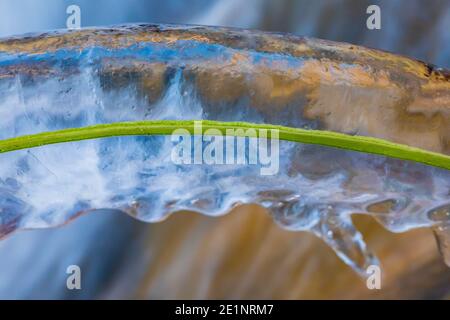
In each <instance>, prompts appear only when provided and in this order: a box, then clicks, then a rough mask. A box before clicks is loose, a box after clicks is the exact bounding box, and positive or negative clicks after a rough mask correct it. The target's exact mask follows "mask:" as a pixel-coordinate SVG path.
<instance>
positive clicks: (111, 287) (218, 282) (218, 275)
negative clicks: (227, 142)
mask: <svg viewBox="0 0 450 320" xmlns="http://www.w3.org/2000/svg"><path fill="white" fill-rule="evenodd" d="M71 4H76V5H79V6H80V7H81V23H82V26H100V25H110V24H120V23H132V22H155V23H179V24H184V23H190V24H206V25H221V26H233V27H243V28H256V29H261V30H268V31H280V32H292V33H295V34H298V35H305V36H312V37H318V38H324V39H330V40H336V41H347V42H351V43H354V44H358V45H364V46H369V47H374V48H378V49H384V50H389V51H392V52H395V53H400V54H406V55H408V56H411V57H414V58H417V59H420V60H424V61H427V62H430V63H433V64H436V65H438V66H441V67H447V68H448V67H450V33H449V32H448V30H450V1H448V0H431V1H423V0H410V1H408V0H385V1H366V0H315V1H309V0H278V1H269V0H248V1H241V0H213V1H210V0H192V1H181V0H165V1H148V0H94V1H93V0H89V1H88V0H79V1H75V0H72V1H69V0H45V1H34V0H2V1H1V2H0V36H2V37H5V36H10V35H15V34H21V33H26V32H36V31H46V30H51V29H61V28H64V27H65V24H66V19H67V14H66V8H67V6H69V5H71ZM370 4H378V5H379V6H380V7H381V14H382V28H381V30H368V29H367V28H366V19H367V16H368V15H367V14H366V8H367V7H368V6H369V5H370ZM0 165H1V164H0ZM238 211H241V212H239V213H237V212H235V213H233V214H231V215H230V216H227V217H222V218H219V219H211V218H207V217H200V216H198V215H194V214H188V213H186V214H183V215H182V216H180V217H177V216H174V217H172V218H170V219H169V220H168V221H166V222H164V223H161V224H157V225H146V224H143V223H140V222H137V221H134V220H133V219H131V218H130V217H127V216H125V215H123V214H119V213H117V212H106V211H105V212H102V213H97V214H92V215H88V216H84V217H82V218H80V219H78V220H76V221H75V222H73V223H71V224H69V225H67V226H64V227H61V228H59V229H54V230H35V231H26V232H21V233H17V234H14V235H13V236H11V237H9V238H8V239H6V240H3V241H1V242H0V298H3V299H12V298H110V297H114V298H122V297H125V298H126V297H130V298H360V297H372V296H373V293H370V292H367V290H364V286H363V283H361V281H360V280H359V279H358V278H357V277H356V275H354V274H353V273H352V271H351V270H347V269H346V268H347V267H346V266H344V265H343V264H342V263H341V262H340V261H339V260H338V259H336V258H335V257H334V255H333V253H332V252H331V251H330V250H329V249H328V248H326V247H325V246H324V245H322V244H321V243H320V241H319V240H317V239H315V238H313V237H312V236H310V235H305V234H293V233H289V232H286V231H284V230H280V229H279V228H278V227H277V226H275V225H273V224H272V222H271V221H270V219H268V218H267V217H265V216H264V215H263V214H261V211H262V209H259V208H254V207H252V206H249V207H245V208H241V209H238ZM359 224H360V227H361V228H362V229H363V231H364V230H365V231H366V235H367V237H368V240H369V242H372V246H374V247H375V249H376V250H378V254H379V256H380V258H381V259H382V260H384V261H385V264H386V268H387V270H388V272H389V274H388V275H387V277H388V279H389V280H390V284H389V285H388V288H389V290H388V291H384V292H382V293H379V294H378V295H379V296H380V297H406V298H408V297H414V298H423V297H425V298H430V297H445V296H448V294H449V292H450V291H449V290H450V288H449V286H448V283H450V282H449V281H448V280H449V279H450V275H449V272H448V270H447V269H445V267H443V266H442V264H441V262H440V261H439V260H438V259H437V257H436V248H435V247H434V242H433V239H432V236H431V234H430V233H429V232H428V231H426V230H419V231H414V232H412V233H411V234H409V235H400V236H393V235H388V234H387V233H386V232H385V231H383V230H382V229H381V228H379V227H378V226H376V225H374V223H373V222H371V221H368V220H364V219H362V220H361V221H360V222H359ZM229 230H235V232H236V236H235V237H233V239H230V238H229V237H228V231H229ZM394 242H395V244H394ZM412 261H416V263H414V264H411V263H410V262H412ZM70 264H77V265H80V266H81V269H82V287H83V288H82V290H79V291H76V290H75V291H69V290H67V288H66V277H67V275H66V273H65V270H66V268H67V266H68V265H70ZM327 270H328V271H327ZM330 270H334V271H335V272H334V273H330V272H329V271H330ZM417 272H421V275H422V276H421V280H417V277H415V274H416V273H417ZM267 274H270V275H271V277H270V279H266V277H267ZM413 279H415V280H413ZM411 289H413V290H411Z"/></svg>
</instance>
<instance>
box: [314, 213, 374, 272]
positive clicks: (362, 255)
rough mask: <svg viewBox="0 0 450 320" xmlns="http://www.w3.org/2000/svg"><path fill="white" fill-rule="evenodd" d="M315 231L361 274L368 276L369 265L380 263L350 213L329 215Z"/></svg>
mask: <svg viewBox="0 0 450 320" xmlns="http://www.w3.org/2000/svg"><path fill="white" fill-rule="evenodd" d="M331 210H332V209H331ZM315 233H316V234H317V235H318V236H319V237H321V238H322V239H323V240H324V241H325V242H326V243H327V244H328V245H329V246H330V247H331V248H332V249H333V250H334V251H335V252H336V254H337V255H338V256H339V257H340V258H341V259H342V260H343V261H344V262H345V263H346V264H348V265H349V266H350V267H352V268H353V269H354V270H355V271H356V272H358V273H359V274H360V275H361V276H363V277H366V276H367V273H366V271H367V268H368V267H369V266H371V265H377V266H378V265H379V261H378V258H377V257H376V256H375V255H374V254H373V253H372V252H371V251H370V250H369V249H368V248H367V245H366V243H365V242H364V240H363V237H362V235H361V233H360V232H359V231H358V230H356V228H355V227H354V225H353V223H352V221H351V217H350V215H343V216H339V215H336V214H331V215H329V216H328V217H326V218H325V219H323V221H322V222H321V223H320V224H319V225H318V226H317V227H316V229H315Z"/></svg>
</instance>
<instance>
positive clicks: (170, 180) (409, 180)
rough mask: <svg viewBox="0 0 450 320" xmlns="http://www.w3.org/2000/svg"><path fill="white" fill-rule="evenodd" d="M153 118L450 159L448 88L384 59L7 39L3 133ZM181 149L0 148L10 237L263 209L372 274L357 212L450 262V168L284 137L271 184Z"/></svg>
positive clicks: (118, 30)
mask: <svg viewBox="0 0 450 320" xmlns="http://www.w3.org/2000/svg"><path fill="white" fill-rule="evenodd" d="M143 119H211V120H221V121H247V122H255V123H270V124H281V125H286V126H292V127H302V128H312V129H322V130H330V131H336V132H342V133H349V134H358V135H368V136H373V137H378V138H383V139H386V140H390V141H393V142H399V143H403V144H407V145H410V146H416V147H420V148H424V149H427V150H431V151H435V152H440V153H443V154H450V129H449V128H450V80H449V74H448V71H445V70H441V69H437V68H434V67H432V66H429V65H426V64H424V63H422V62H418V61H414V60H411V59H409V58H406V57H401V56H397V55H394V54H390V53H386V52H380V51H376V50H371V49H366V48H362V47H358V46H354V45H350V44H343V43H334V42H328V41H323V40H315V39H306V38H299V37H296V36H293V35H283V34H273V33H262V32H257V31H248V30H237V29H223V28H207V27H195V26H188V27H184V26H166V25H164V26H160V25H130V26H118V27H112V28H104V29H86V30H80V31H70V32H55V33H49V34H42V35H32V36H23V37H16V38H9V39H3V40H1V41H0V139H6V138H11V137H16V136H20V135H24V134H30V133H39V132H45V131H52V130H56V129H63V128H71V127H82V126H88V125H93V124H99V123H112V122H119V121H129V120H143ZM199 143H201V144H202V147H206V146H207V145H208V142H207V141H203V142H199ZM173 146H174V143H173V142H172V141H171V139H170V137H167V136H166V137H163V136H157V137H148V136H147V137H146V136H131V137H115V138H105V139H96V140H89V141H81V142H72V143H65V144H56V145H49V146H44V147H40V148H35V149H30V150H22V151H14V152H9V153H3V154H0V236H5V235H7V234H9V233H11V232H13V231H14V230H16V229H22V228H41V227H51V226H55V225H59V224H62V223H65V222H67V221H69V220H70V219H72V218H74V217H76V216H77V215H79V214H80V213H83V212H86V211H90V210H95V209H101V208H115V209H121V210H123V211H125V212H127V213H129V214H131V215H133V216H135V217H136V218H138V219H140V220H143V221H149V222H153V221H159V220H161V219H163V218H165V217H166V216H167V215H168V214H170V213H172V212H175V211H178V210H183V209H188V210H195V211H198V212H201V213H203V214H206V215H220V214H224V213H226V212H227V211H229V209H230V208H231V207H233V206H234V205H236V204H239V203H258V204H260V205H261V206H264V207H265V208H267V209H268V210H269V212H270V214H271V215H272V216H273V218H274V220H275V221H276V222H277V223H279V224H280V225H281V226H282V227H284V228H287V229H290V230H305V231H310V232H313V233H315V234H316V235H318V236H319V237H321V238H322V239H323V240H324V241H326V242H327V243H328V244H329V245H330V246H331V247H332V248H333V249H334V250H335V251H336V253H337V254H338V255H339V256H340V257H341V258H342V259H343V260H344V261H345V262H346V263H348V264H349V265H350V266H352V267H353V268H354V269H355V270H356V271H358V272H360V273H361V274H364V272H365V269H366V268H367V266H369V265H371V264H376V263H377V259H376V258H375V257H374V255H373V254H372V253H371V252H370V251H369V250H368V248H366V245H365V243H364V241H363V238H362V235H361V234H360V233H359V232H358V231H357V230H356V229H355V228H354V226H353V224H352V221H351V214H354V213H363V214H369V215H372V216H374V217H375V218H376V219H377V220H378V221H380V223H382V224H383V225H384V226H385V227H386V228H388V229H389V230H392V231H394V232H401V231H406V230H409V229H412V228H417V227H422V226H431V227H433V228H434V229H435V231H436V233H437V238H438V239H439V242H440V243H441V246H440V248H441V251H442V253H443V255H444V257H445V259H446V262H447V264H450V252H449V247H448V243H449V241H450V240H449V238H450V232H449V230H450V225H449V219H450V171H448V170H442V169H437V168H434V167H430V166H426V165H422V164H418V163H413V162H408V161H400V160H396V159H391V158H386V157H382V156H375V155H370V154H363V153H358V152H351V151H345V150H340V149H334V148H329V147H320V146H316V145H308V144H299V143H292V142H283V141H280V144H279V154H280V157H279V171H278V172H277V174H275V175H261V174H260V173H261V170H260V169H261V165H259V164H256V165H253V164H245V165H242V164H229V165H210V164H201V165H196V164H193V165H181V164H176V163H174V162H173V161H172V159H171V153H172V150H173ZM230 236H231V235H230Z"/></svg>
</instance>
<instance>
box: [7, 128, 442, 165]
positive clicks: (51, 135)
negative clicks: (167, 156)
mask: <svg viewBox="0 0 450 320" xmlns="http://www.w3.org/2000/svg"><path fill="white" fill-rule="evenodd" d="M195 122H200V120H198V121H196V120H150V121H134V122H117V123H110V124H99V125H94V126H88V127H81V128H71V129H63V130H58V131H51V132H43V133H38V134H32V135H25V136H20V137H15V138H10V139H5V140H0V153H4V152H10V151H15V150H22V149H28V148H34V147H40V146H44V145H49V144H55V143H62V142H72V141H80V140H88V139H97V138H106V137H115V136H139V135H170V134H172V133H173V132H174V130H176V129H180V128H182V129H185V130H187V131H189V133H190V134H196V132H195V131H194V130H195ZM201 127H202V134H204V135H215V134H211V133H208V132H207V130H208V129H217V130H219V131H220V132H221V133H222V134H223V135H232V136H247V135H246V133H245V131H246V130H247V129H255V131H256V134H257V136H258V137H259V135H260V131H259V130H260V129H265V130H267V131H268V134H269V136H270V130H278V134H279V139H280V140H286V141H293V142H300V143H308V144H317V145H322V146H328V147H334V148H340V149H345V150H353V151H359V152H365V153H372V154H378V155H383V156H387V157H392V158H397V159H401V160H410V161H415V162H420V163H424V164H427V165H431V166H434V167H439V168H443V169H447V170H450V156H447V155H444V154H440V153H435V152H431V151H427V150H423V149H419V148H414V147H410V146H407V145H402V144H397V143H393V142H389V141H386V140H382V139H378V138H372V137H365V136H352V135H348V134H342V133H336V132H331V131H321V130H306V129H299V128H291V127H284V126H278V125H269V124H255V123H248V122H220V121H210V120H201ZM230 129H231V130H230ZM237 129H244V130H238V131H236V130H237ZM205 131H206V132H205ZM267 131H266V132H267Z"/></svg>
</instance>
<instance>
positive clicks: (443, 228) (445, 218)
mask: <svg viewBox="0 0 450 320" xmlns="http://www.w3.org/2000/svg"><path fill="white" fill-rule="evenodd" d="M428 217H429V218H430V219H431V220H433V221H437V222H439V224H438V225H437V226H435V227H434V228H433V232H434V235H435V236H436V241H437V245H438V248H439V252H440V253H441V255H442V257H443V259H444V262H445V264H446V265H447V266H449V267H450V204H447V205H444V206H440V207H438V208H436V209H433V210H431V211H430V212H429V213H428Z"/></svg>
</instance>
